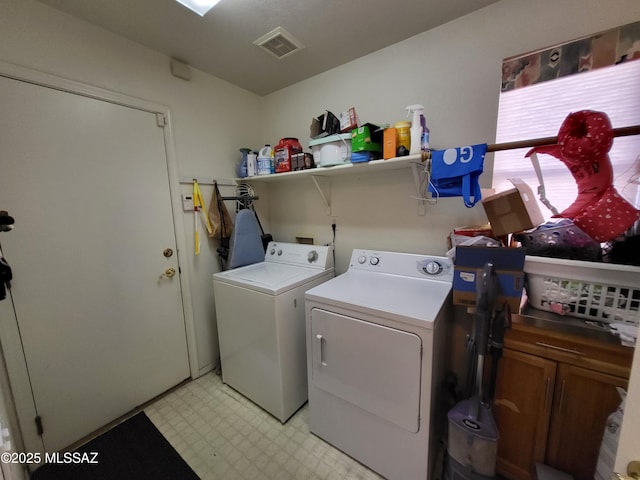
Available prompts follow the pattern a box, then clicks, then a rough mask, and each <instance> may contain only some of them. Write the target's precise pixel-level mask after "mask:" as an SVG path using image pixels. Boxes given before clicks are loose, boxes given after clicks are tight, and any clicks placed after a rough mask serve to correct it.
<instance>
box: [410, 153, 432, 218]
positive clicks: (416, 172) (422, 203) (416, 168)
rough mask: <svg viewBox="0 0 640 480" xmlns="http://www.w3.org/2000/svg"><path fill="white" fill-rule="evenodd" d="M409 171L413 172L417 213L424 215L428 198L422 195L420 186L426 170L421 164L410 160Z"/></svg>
mask: <svg viewBox="0 0 640 480" xmlns="http://www.w3.org/2000/svg"><path fill="white" fill-rule="evenodd" d="M427 168H428V167H427ZM411 171H412V172H413V183H414V185H415V188H416V196H415V197H414V198H415V199H416V200H418V215H420V216H424V215H426V214H427V202H428V201H429V199H427V198H424V197H423V196H422V193H421V192H420V186H421V184H422V182H423V180H424V176H425V175H426V172H425V169H424V166H423V165H422V164H420V163H415V162H411Z"/></svg>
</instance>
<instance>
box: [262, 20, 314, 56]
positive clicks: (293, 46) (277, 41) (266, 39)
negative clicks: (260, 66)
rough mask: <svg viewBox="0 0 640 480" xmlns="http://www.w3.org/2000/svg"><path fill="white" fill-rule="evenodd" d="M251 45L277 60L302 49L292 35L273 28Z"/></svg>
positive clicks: (278, 28) (279, 28)
mask: <svg viewBox="0 0 640 480" xmlns="http://www.w3.org/2000/svg"><path fill="white" fill-rule="evenodd" d="M253 44H254V45H257V46H258V47H260V48H263V49H264V50H266V51H267V52H269V53H270V54H271V55H273V56H274V57H277V58H284V57H288V56H289V55H291V54H293V53H295V52H297V51H298V50H302V49H303V48H304V45H302V43H300V42H299V41H298V40H296V39H295V38H293V35H291V34H290V33H289V32H287V31H286V30H285V29H284V28H282V27H276V28H274V29H273V30H271V31H270V32H269V33H267V34H266V35H263V36H262V37H260V38H259V39H257V40H256V41H255V42H253Z"/></svg>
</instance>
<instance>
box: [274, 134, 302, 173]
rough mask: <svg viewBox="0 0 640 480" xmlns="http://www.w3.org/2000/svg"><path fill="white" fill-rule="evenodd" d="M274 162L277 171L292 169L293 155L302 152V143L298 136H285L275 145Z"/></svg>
mask: <svg viewBox="0 0 640 480" xmlns="http://www.w3.org/2000/svg"><path fill="white" fill-rule="evenodd" d="M273 150H274V162H275V173H282V172H290V171H291V157H292V155H294V154H296V153H302V145H300V142H298V139H297V138H294V137H285V138H281V139H280V142H279V143H278V144H277V145H276V146H275V148H274V149H273Z"/></svg>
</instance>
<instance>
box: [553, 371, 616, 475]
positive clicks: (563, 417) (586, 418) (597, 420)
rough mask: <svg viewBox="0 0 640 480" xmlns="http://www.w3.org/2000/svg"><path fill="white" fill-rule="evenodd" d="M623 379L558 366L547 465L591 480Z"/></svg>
mask: <svg viewBox="0 0 640 480" xmlns="http://www.w3.org/2000/svg"><path fill="white" fill-rule="evenodd" d="M616 387H622V388H625V389H626V388H627V381H626V380H625V379H623V378H619V377H615V376H613V375H607V374H604V373H599V372H594V371H592V370H587V369H584V368H580V367H575V366H572V365H566V364H563V363H561V364H559V365H558V375H557V380H556V392H555V398H554V404H553V412H552V415H551V429H550V432H549V441H548V444H547V456H546V462H547V464H548V465H550V466H552V467H554V468H557V469H558V470H561V471H564V472H567V473H569V474H571V475H573V477H574V478H575V480H587V479H589V480H592V479H593V475H594V472H595V468H596V463H597V461H598V454H599V451H600V443H601V442H602V435H603V433H604V427H605V424H606V421H607V417H608V416H609V415H610V414H611V413H613V412H614V411H615V410H616V409H617V408H618V405H619V404H620V396H619V395H618V392H617V391H616Z"/></svg>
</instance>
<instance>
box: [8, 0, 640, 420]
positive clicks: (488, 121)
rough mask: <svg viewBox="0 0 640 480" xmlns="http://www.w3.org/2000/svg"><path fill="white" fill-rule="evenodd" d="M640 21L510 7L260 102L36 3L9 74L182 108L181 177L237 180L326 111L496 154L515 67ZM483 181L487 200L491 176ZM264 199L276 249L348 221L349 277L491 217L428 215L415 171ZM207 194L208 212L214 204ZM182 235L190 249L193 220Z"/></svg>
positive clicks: (177, 121)
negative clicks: (412, 116) (57, 79)
mask: <svg viewBox="0 0 640 480" xmlns="http://www.w3.org/2000/svg"><path fill="white" fill-rule="evenodd" d="M638 20H640V2H638V1H637V0H610V1H607V2H603V1H601V0H538V1H536V2H529V1H527V0H504V1H502V2H499V3H497V4H495V5H492V6H489V7H487V8H485V9H483V10H480V11H478V12H475V13H473V14H471V15H468V16H466V17H464V18H461V19H459V20H456V21H454V22H451V23H449V24H447V25H444V26H442V27H439V28H436V29H434V30H431V31H429V32H425V33H423V34H420V35H417V36H416V37H413V38H411V39H409V40H407V41H405V42H402V43H399V44H397V45H394V46H391V47H389V48H387V49H384V50H381V51H379V52H376V53H374V54H371V55H368V56H366V57H363V58H361V59H359V60H356V61H354V62H351V63H349V64H347V65H344V66H342V67H339V68H336V69H334V70H331V71H329V72H326V73H323V74H321V75H318V76H316V77H313V78H311V79H309V80H307V81H304V82H300V83H299V84H296V85H294V86H291V87H289V88H286V89H283V90H281V91H279V92H276V93H274V94H271V95H269V96H266V97H264V98H260V97H257V96H256V95H253V94H251V93H249V92H246V91H244V90H242V89H240V88H237V87H235V86H233V85H230V84H228V83H226V82H224V81H222V80H219V79H217V78H214V77H212V76H210V75H207V74H204V73H202V72H198V71H196V70H193V72H192V73H193V78H192V80H191V82H185V81H183V80H180V79H177V78H175V77H172V76H171V75H170V71H169V60H168V58H167V57H165V56H163V55H161V54H158V53H156V52H153V51H151V50H149V49H147V48H145V47H143V46H140V45H137V44H135V43H132V42H129V41H127V40H125V39H123V38H121V37H118V36H116V35H113V34H111V33H109V32H106V31H104V30H101V29H99V28H96V27H93V26H91V25H89V24H87V23H85V22H82V21H79V20H76V19H74V18H72V17H70V16H68V15H66V14H63V13H60V12H58V11H55V10H53V9H50V8H48V7H46V6H44V5H42V4H40V3H38V2H36V1H34V0H0V61H5V62H11V63H16V64H19V65H22V66H26V67H29V68H32V69H36V70H39V71H43V72H47V73H51V74H54V75H58V76H61V77H65V78H70V79H73V80H76V81H80V82H85V83H88V84H91V85H95V86H99V87H102V88H106V89H109V90H113V91H116V92H119V93H124V94H127V95H131V96H135V97H139V98H143V99H146V100H150V101H153V102H156V103H161V104H164V105H167V106H169V107H170V109H171V117H172V123H173V128H174V133H175V149H176V157H177V159H178V164H179V173H180V175H181V176H212V177H216V178H232V177H233V176H234V170H233V169H234V165H235V163H236V161H237V159H238V158H239V153H238V148H239V147H241V146H250V147H253V148H257V147H259V146H260V145H261V144H262V143H263V142H268V143H271V144H272V145H273V144H275V143H277V141H278V140H279V139H280V138H281V137H284V136H297V137H298V138H300V140H301V142H302V143H303V145H305V146H306V145H308V125H309V123H310V121H311V118H312V117H314V116H317V115H318V114H320V113H322V112H323V111H324V110H325V109H329V110H331V111H333V112H334V113H338V112H340V111H342V110H344V109H346V108H348V107H350V106H355V107H356V109H357V111H358V114H359V117H360V120H361V121H363V122H376V123H391V122H395V121H398V120H402V119H404V115H405V111H404V107H405V106H406V105H410V104H412V103H422V104H423V105H424V106H425V107H426V114H427V120H428V123H429V126H430V128H431V132H432V133H431V134H432V143H433V146H434V147H435V148H443V147H449V146H458V145H463V144H470V143H480V142H488V143H491V142H492V141H493V139H494V136H495V125H496V112H497V105H498V95H499V87H500V71H501V61H502V59H503V58H505V57H508V56H511V55H516V54H520V53H523V52H526V51H530V50H534V49H538V48H542V47H545V46H548V45H551V44H555V43H559V42H563V41H567V40H571V39H574V38H576V37H580V36H583V35H587V34H591V33H594V32H597V31H600V30H605V29H608V28H612V27H615V26H618V25H622V24H625V23H630V22H633V21H638ZM585 107H588V105H585ZM246 112H255V114H254V115H247V113H246ZM272 119H277V121H268V120H272ZM490 165H491V158H489V160H488V162H487V167H488V170H490ZM482 181H483V184H484V186H487V185H488V183H489V178H488V175H483V179H482ZM257 189H258V193H259V194H260V195H261V196H262V198H261V200H260V202H258V203H259V205H258V208H259V213H260V214H261V216H262V220H263V223H264V224H265V226H266V227H267V230H269V231H270V232H271V233H273V234H274V236H275V238H276V239H277V240H280V241H292V240H293V238H294V236H295V234H297V233H311V234H314V235H316V238H317V240H318V242H320V243H326V242H328V241H330V240H331V229H330V225H331V222H332V221H333V219H336V222H337V242H336V247H337V269H338V271H339V272H340V271H344V270H345V269H346V267H347V261H348V257H349V255H350V252H351V250H352V249H353V248H355V247H370V248H376V249H389V250H399V251H409V252H421V253H431V254H442V253H444V251H445V248H446V247H445V238H446V235H447V234H448V233H449V231H450V229H451V228H452V227H454V226H459V225H465V224H472V223H477V222H484V221H485V217H484V214H483V212H482V210H481V207H479V206H477V207H475V208H474V209H466V208H465V207H464V206H463V205H462V202H461V201H460V200H459V199H443V200H441V201H440V202H439V204H438V205H436V206H429V207H428V208H427V215H424V216H421V215H418V206H417V202H416V201H414V200H413V199H411V198H410V197H409V195H412V194H414V186H413V178H412V177H411V174H410V172H409V171H407V170H402V171H395V172H391V173H385V174H366V175H359V176H355V177H351V176H349V177H336V178H335V179H334V180H332V182H331V186H330V193H331V200H332V211H331V212H330V213H329V214H327V212H326V209H325V207H324V205H323V203H322V201H321V199H320V196H319V195H318V193H317V192H316V191H315V188H314V187H313V186H312V184H311V182H310V180H309V179H305V180H303V181H300V182H295V181H291V182H277V183H273V184H269V185H259V186H258V187H257ZM203 190H204V191H203V194H204V196H205V199H206V200H207V202H208V200H209V198H210V194H211V190H210V189H209V188H204V189H203ZM183 191H184V192H189V187H188V186H184V187H183ZM223 193H224V192H223ZM267 205H268V211H267V208H266V206H267ZM183 221H184V232H181V233H182V234H184V235H185V236H186V237H187V240H188V242H187V243H188V245H191V238H192V237H191V230H192V218H191V216H190V215H188V214H187V215H184V217H183ZM190 248H192V247H190ZM189 257H190V258H192V262H191V264H190V265H187V266H186V267H187V268H186V269H187V271H188V275H189V279H190V283H191V286H192V289H193V293H194V295H193V301H192V304H193V305H192V308H193V312H194V317H195V320H196V326H197V335H198V347H199V348H198V357H199V365H200V367H201V368H203V369H206V368H207V367H208V366H210V365H211V364H212V362H214V361H215V357H216V356H217V335H216V332H215V328H214V310H213V308H214V307H213V296H212V293H211V281H210V275H211V273H213V272H214V271H217V270H218V268H219V267H218V261H217V258H216V255H215V245H212V244H209V245H208V246H207V247H204V248H203V252H202V253H201V255H200V256H199V257H198V258H194V257H193V255H192V251H190V252H189ZM636 363H637V362H636ZM636 376H637V375H636ZM636 417H640V414H638V415H636Z"/></svg>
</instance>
